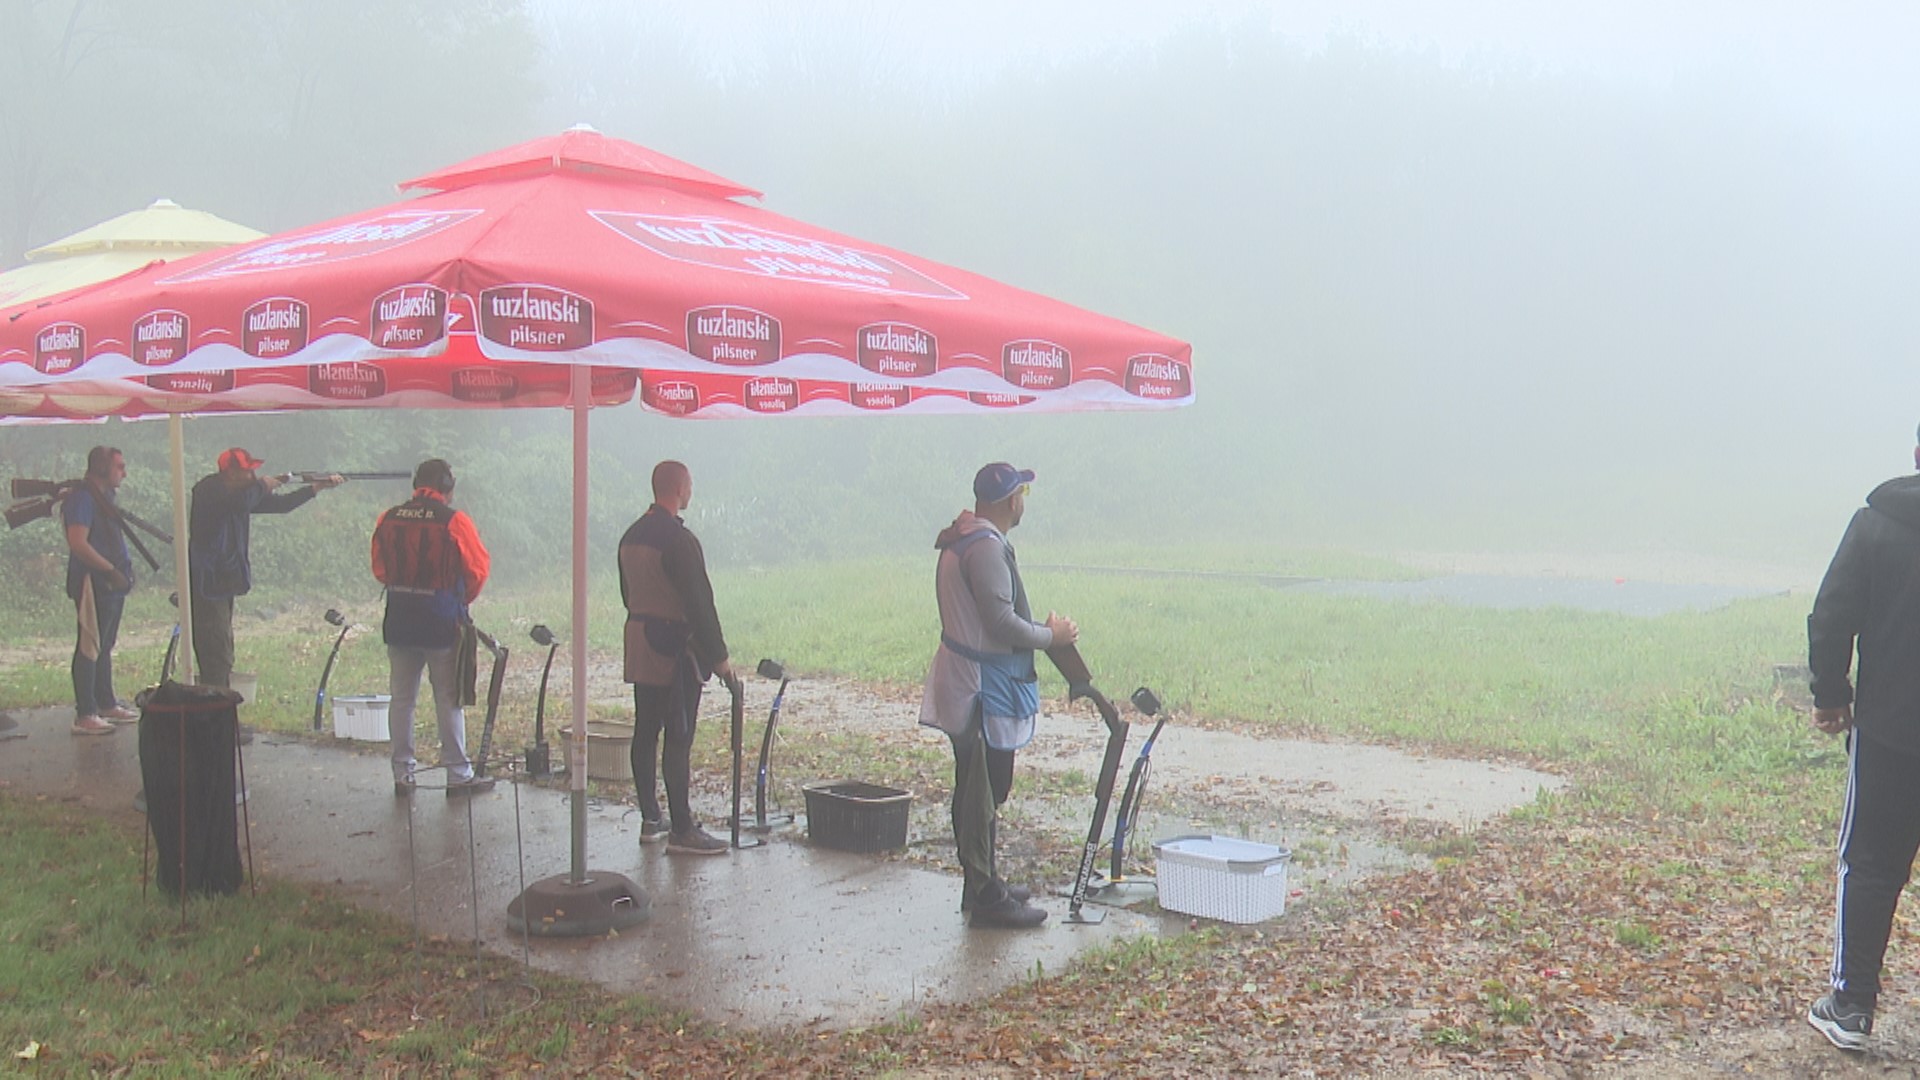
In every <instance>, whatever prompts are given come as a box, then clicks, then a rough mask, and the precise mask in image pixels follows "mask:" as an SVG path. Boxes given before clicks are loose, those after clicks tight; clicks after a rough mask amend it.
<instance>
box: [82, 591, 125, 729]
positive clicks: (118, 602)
mask: <svg viewBox="0 0 1920 1080" xmlns="http://www.w3.org/2000/svg"><path fill="white" fill-rule="evenodd" d="M87 591H88V592H91V593H92V594H93V611H92V613H91V614H92V615H93V624H94V627H95V628H96V629H97V639H98V640H97V642H95V643H94V644H95V645H96V648H95V650H94V654H93V655H92V656H91V657H89V656H88V655H87V654H86V650H87V646H88V644H89V642H88V638H89V636H94V635H89V634H88V633H87V629H88V628H87V621H88V620H87V615H88V614H89V613H88V612H87V611H86V610H85V608H84V607H81V605H84V604H85V603H86V602H87V596H86V593H82V594H81V597H80V599H79V600H78V601H76V602H75V614H76V616H77V622H76V627H75V629H76V630H77V640H75V642H74V645H73V713H74V716H75V717H76V718H78V717H82V716H98V715H100V710H102V709H111V708H113V707H114V706H115V705H118V704H120V699H119V698H117V697H114V696H113V643H114V641H115V639H117V638H119V636H120V613H121V612H122V611H124V610H125V609H126V606H127V596H126V594H125V593H116V592H109V591H107V590H106V589H103V588H100V587H99V584H98V583H97V582H96V583H92V587H91V588H89V589H88V590H87Z"/></svg>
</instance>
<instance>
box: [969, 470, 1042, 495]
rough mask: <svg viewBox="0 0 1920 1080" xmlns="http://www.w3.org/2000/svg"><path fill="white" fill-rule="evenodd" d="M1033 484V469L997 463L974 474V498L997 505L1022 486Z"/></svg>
mask: <svg viewBox="0 0 1920 1080" xmlns="http://www.w3.org/2000/svg"><path fill="white" fill-rule="evenodd" d="M1031 483H1033V470H1032V469H1016V468H1014V467H1013V466H1011V465H1009V464H1007V463H1006V462H1004V461H996V462H994V463H993V464H991V465H985V466H982V467H981V469H980V471H979V472H977V473H974V474H973V497H974V498H976V499H978V500H980V501H981V502H983V503H997V502H999V501H1000V500H1001V499H1004V498H1006V497H1007V496H1009V495H1011V494H1013V493H1014V492H1015V491H1018V490H1019V489H1020V485H1022V484H1031Z"/></svg>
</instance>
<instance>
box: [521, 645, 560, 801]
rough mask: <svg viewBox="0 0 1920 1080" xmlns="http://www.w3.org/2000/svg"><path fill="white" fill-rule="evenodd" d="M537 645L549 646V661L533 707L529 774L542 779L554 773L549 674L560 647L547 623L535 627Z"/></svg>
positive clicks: (528, 752)
mask: <svg viewBox="0 0 1920 1080" xmlns="http://www.w3.org/2000/svg"><path fill="white" fill-rule="evenodd" d="M530 636H531V637H532V638H533V643H534V644H535V645H545V646H546V647H547V663H546V666H545V667H542V668H541V669H540V697H539V699H538V702H537V703H536V704H535V705H534V707H533V743H532V744H531V745H530V746H528V747H527V775H528V776H531V777H533V778H534V779H535V780H542V779H545V778H546V777H549V776H552V775H553V756H552V752H551V750H549V748H548V747H547V676H548V675H551V674H552V673H553V653H554V650H556V649H558V648H559V647H560V642H558V641H557V640H555V639H554V636H553V631H551V630H549V629H547V628H546V626H545V625H540V626H536V627H534V628H533V630H532V632H531V634H530Z"/></svg>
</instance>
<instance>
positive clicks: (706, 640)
mask: <svg viewBox="0 0 1920 1080" xmlns="http://www.w3.org/2000/svg"><path fill="white" fill-rule="evenodd" d="M692 501H693V475H692V474H691V473H689V472H688V471H687V467H686V466H685V465H682V464H681V463H680V462H677V461H663V462H661V463H660V464H658V465H656V466H654V469H653V505H652V506H650V507H648V508H647V512H646V513H645V514H642V515H641V516H640V520H638V521H636V522H634V523H633V524H632V525H631V526H630V527H629V528H628V529H627V532H626V535H624V536H622V537H621V538H620V600H621V602H622V603H624V604H625V605H626V607H627V628H626V642H625V644H626V663H625V668H626V675H625V678H626V681H627V682H629V683H632V684H633V784H634V789H635V790H636V791H637V792H638V794H639V797H640V817H641V823H640V842H641V843H643V844H648V843H653V842H654V841H657V840H659V839H661V838H662V837H664V838H665V839H666V841H667V851H668V852H669V853H671V854H676V855H720V854H724V853H725V852H726V850H727V844H726V841H724V840H720V839H717V838H715V837H713V836H710V835H708V834H707V832H706V830H704V829H702V828H700V825H699V823H698V822H696V821H695V820H694V817H693V810H692V808H691V806H689V804H688V801H687V787H688V784H689V782H690V779H691V773H692V767H691V765H690V764H689V761H688V757H689V755H690V753H691V751H692V749H693V729H694V721H695V719H696V718H697V717H698V716H699V713H700V689H701V687H702V686H703V685H704V684H705V683H706V681H707V676H708V675H718V676H720V678H721V679H723V680H725V681H726V682H727V683H728V684H729V685H730V686H732V685H734V679H735V677H734V674H733V666H732V665H731V664H729V663H728V662H727V641H726V638H725V637H724V636H722V634H721V632H720V615H719V613H718V612H716V611H715V610H714V606H713V584H712V582H710V581H708V580H707V560H706V555H705V554H704V553H703V552H702V551H701V550H700V541H699V540H698V539H697V538H695V537H694V535H693V533H692V532H691V531H689V530H688V529H687V526H686V523H685V522H683V521H682V520H680V514H681V512H682V511H684V510H686V508H687V504H688V503H690V502H692ZM662 736H664V747H662V748H661V749H660V750H658V751H656V747H657V746H660V745H661V743H662ZM656 752H657V753H658V754H659V756H660V763H661V767H660V772H661V773H662V774H663V775H664V778H665V780H666V784H667V810H668V814H669V815H670V817H669V818H668V819H663V818H662V816H661V813H660V800H659V796H658V795H657V793H656V788H655V784H654V761H655V754H656Z"/></svg>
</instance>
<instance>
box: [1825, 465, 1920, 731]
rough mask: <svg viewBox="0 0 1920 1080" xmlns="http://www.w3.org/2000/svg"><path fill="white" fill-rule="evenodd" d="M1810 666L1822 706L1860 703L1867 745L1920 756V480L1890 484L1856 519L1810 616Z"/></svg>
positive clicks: (1856, 716)
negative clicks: (1854, 671) (1851, 675)
mask: <svg viewBox="0 0 1920 1080" xmlns="http://www.w3.org/2000/svg"><path fill="white" fill-rule="evenodd" d="M1856 651H1857V652H1858V654H1859V657H1860V672H1859V678H1858V685H1859V689H1858V691H1857V692H1856V690H1855V688H1854V684H1853V683H1851V682H1849V681H1848V672H1849V669H1850V668H1851V666H1852V663H1853V657H1854V654H1855V652H1856ZM1807 668H1808V670H1810V671H1811V672H1812V673H1813V703H1814V705H1815V706H1817V707H1819V708H1823V709H1830V708H1838V707H1839V706H1841V705H1846V704H1848V703H1851V704H1852V705H1853V722H1854V728H1855V730H1856V731H1858V732H1859V733H1860V734H1861V735H1862V736H1863V737H1865V738H1866V739H1868V740H1870V741H1872V742H1877V743H1882V744H1884V745H1887V746H1891V747H1893V748H1895V749H1898V750H1903V751H1905V752H1907V753H1911V754H1920V476H1907V477H1901V478H1899V479H1897V480H1889V481H1887V482H1886V483H1884V484H1881V485H1880V486H1879V487H1877V488H1875V489H1874V490H1873V494H1871V495H1868V496H1867V505H1866V506H1865V507H1863V508H1861V509H1860V510H1858V511H1857V512H1855V513H1854V515H1853V521H1852V522H1850V523H1849V524H1848V525H1847V532H1846V535H1845V536H1842V537H1841V538H1840V547H1839V550H1837V551H1835V552H1834V554H1833V564H1832V565H1831V566H1829V567H1828V568H1827V576H1826V578H1825V579H1824V580H1822V581H1821V582H1820V592H1819V593H1818V595H1816V596H1815V597H1814V601H1813V613H1812V614H1811V615H1808V616H1807Z"/></svg>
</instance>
